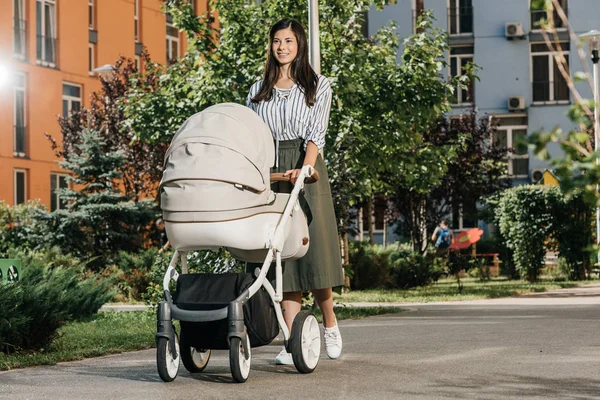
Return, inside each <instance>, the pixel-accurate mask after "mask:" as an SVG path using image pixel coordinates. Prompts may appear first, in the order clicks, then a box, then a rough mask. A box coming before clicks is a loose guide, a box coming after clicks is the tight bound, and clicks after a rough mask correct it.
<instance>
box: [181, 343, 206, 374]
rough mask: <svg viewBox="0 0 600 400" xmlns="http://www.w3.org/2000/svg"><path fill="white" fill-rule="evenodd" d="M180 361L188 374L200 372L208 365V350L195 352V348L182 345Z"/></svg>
mask: <svg viewBox="0 0 600 400" xmlns="http://www.w3.org/2000/svg"><path fill="white" fill-rule="evenodd" d="M182 347H183V348H182V350H181V361H182V362H183V366H184V367H185V369H187V370H188V371H189V372H192V373H193V372H202V371H204V368H206V366H207V365H208V360H209V359H210V350H196V348H195V347H191V346H186V345H185V342H183V343H182Z"/></svg>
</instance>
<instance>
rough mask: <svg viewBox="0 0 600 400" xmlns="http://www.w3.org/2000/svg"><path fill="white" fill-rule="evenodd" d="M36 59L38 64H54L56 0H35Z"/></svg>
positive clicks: (52, 65) (53, 65)
mask: <svg viewBox="0 0 600 400" xmlns="http://www.w3.org/2000/svg"><path fill="white" fill-rule="evenodd" d="M35 12H36V32H37V41H36V44H37V46H36V57H37V58H36V59H37V62H38V63H39V64H42V65H45V66H49V67H55V66H56V0H37V1H36V5H35Z"/></svg>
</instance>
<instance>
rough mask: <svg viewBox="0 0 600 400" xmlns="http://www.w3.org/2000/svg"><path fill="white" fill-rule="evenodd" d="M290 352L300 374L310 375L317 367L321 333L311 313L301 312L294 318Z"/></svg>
mask: <svg viewBox="0 0 600 400" xmlns="http://www.w3.org/2000/svg"><path fill="white" fill-rule="evenodd" d="M290 350H291V353H292V359H293V360H294V365H295V366H296V369H297V370H298V372H300V373H303V374H308V373H310V372H313V371H314V369H315V368H316V367H317V364H318V363H319V356H320V355H321V331H320V330H319V322H318V321H317V319H316V318H315V316H314V314H313V313H311V312H310V311H301V312H299V313H298V315H296V318H294V323H293V324H292V334H291V337H290Z"/></svg>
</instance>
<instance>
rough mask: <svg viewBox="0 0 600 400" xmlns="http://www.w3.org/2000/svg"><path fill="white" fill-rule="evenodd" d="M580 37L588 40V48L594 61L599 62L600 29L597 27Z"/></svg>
mask: <svg viewBox="0 0 600 400" xmlns="http://www.w3.org/2000/svg"><path fill="white" fill-rule="evenodd" d="M579 38H580V39H582V40H583V41H585V42H588V49H589V51H590V54H591V56H592V60H593V61H594V63H597V62H598V52H599V51H600V31H597V30H596V29H594V30H591V31H589V32H587V33H584V34H583V35H579Z"/></svg>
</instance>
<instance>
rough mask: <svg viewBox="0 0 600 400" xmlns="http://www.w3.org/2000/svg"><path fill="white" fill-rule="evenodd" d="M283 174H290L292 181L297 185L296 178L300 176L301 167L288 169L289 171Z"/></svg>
mask: <svg viewBox="0 0 600 400" xmlns="http://www.w3.org/2000/svg"><path fill="white" fill-rule="evenodd" d="M283 176H289V177H290V182H291V183H292V185H295V184H296V180H297V179H298V177H299V176H300V170H299V169H288V170H287V171H285V173H284V174H283Z"/></svg>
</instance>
